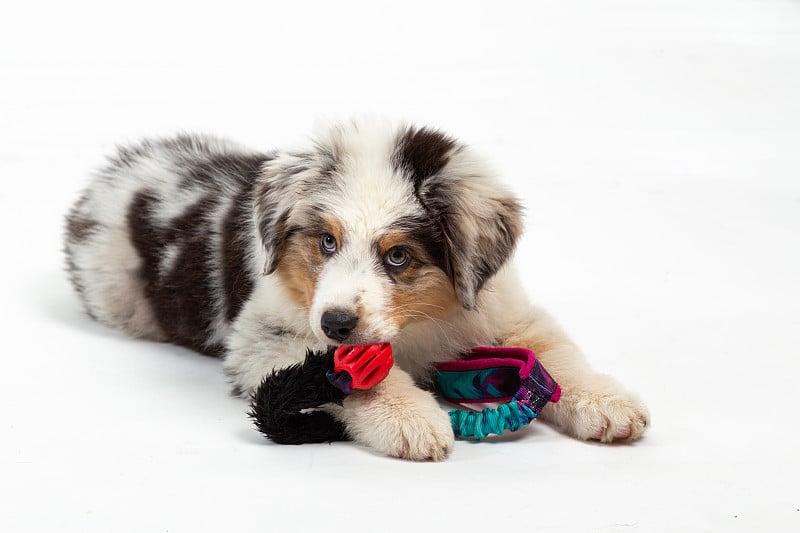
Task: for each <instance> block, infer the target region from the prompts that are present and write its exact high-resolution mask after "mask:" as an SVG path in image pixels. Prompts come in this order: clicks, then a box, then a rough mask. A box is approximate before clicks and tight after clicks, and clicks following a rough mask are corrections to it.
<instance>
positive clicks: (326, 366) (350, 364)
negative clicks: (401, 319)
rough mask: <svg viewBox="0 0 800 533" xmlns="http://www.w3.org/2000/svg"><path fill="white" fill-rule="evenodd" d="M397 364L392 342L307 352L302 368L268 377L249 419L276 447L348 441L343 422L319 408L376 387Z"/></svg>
mask: <svg viewBox="0 0 800 533" xmlns="http://www.w3.org/2000/svg"><path fill="white" fill-rule="evenodd" d="M393 364H394V358H393V357H392V347H391V345H389V344H388V343H383V344H368V345H363V346H339V347H338V348H335V347H333V346H331V347H330V348H328V350H326V351H319V352H312V351H311V350H308V351H307V352H306V357H305V361H303V362H302V363H297V364H294V365H291V366H289V367H286V368H283V369H280V370H274V371H273V372H272V373H271V374H269V375H267V376H266V377H265V378H264V380H263V381H262V382H261V385H260V386H259V387H258V389H257V390H256V392H255V394H254V395H253V397H252V398H251V400H250V418H252V419H253V422H254V423H255V425H256V427H257V428H258V430H259V431H260V432H261V433H263V434H264V435H266V436H267V437H268V438H269V439H271V440H272V441H274V442H277V443H278V444H303V443H306V442H332V441H337V440H348V436H347V433H346V432H345V428H344V426H343V425H342V423H341V422H339V421H338V420H336V419H335V418H334V417H333V416H331V415H330V414H329V413H326V412H324V411H320V410H317V409H316V408H318V407H320V406H321V405H323V404H326V403H336V404H339V405H341V403H342V401H343V400H344V398H345V396H346V395H348V394H352V393H353V390H354V389H362V390H365V389H369V388H372V387H374V386H375V385H377V384H378V383H380V382H381V381H383V380H384V378H386V376H387V375H388V374H389V370H390V369H391V368H392V365H393Z"/></svg>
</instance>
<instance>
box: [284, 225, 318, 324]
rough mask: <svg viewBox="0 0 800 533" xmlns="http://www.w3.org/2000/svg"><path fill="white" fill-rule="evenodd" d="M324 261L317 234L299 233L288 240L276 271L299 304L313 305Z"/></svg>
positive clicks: (307, 306) (290, 294) (301, 305)
mask: <svg viewBox="0 0 800 533" xmlns="http://www.w3.org/2000/svg"><path fill="white" fill-rule="evenodd" d="M324 263H325V258H324V257H323V256H322V253H321V252H320V250H319V237H318V236H317V235H312V234H300V233H297V234H294V235H292V236H290V237H289V238H288V239H287V240H286V243H285V244H284V248H283V255H282V257H281V260H280V262H279V263H278V267H277V269H276V270H275V273H276V274H277V275H278V276H279V277H280V279H281V282H282V283H283V286H284V287H285V288H286V289H287V291H288V292H289V296H290V297H291V299H292V300H293V301H294V303H295V304H297V305H298V306H300V307H304V308H306V309H309V308H310V307H311V302H312V301H313V300H314V291H315V290H316V288H317V279H318V278H319V274H320V272H322V267H323V265H324Z"/></svg>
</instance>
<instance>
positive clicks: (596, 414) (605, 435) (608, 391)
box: [543, 375, 650, 442]
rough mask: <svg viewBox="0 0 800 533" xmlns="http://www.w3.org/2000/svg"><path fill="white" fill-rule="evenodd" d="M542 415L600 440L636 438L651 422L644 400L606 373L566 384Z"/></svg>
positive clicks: (579, 435)
mask: <svg viewBox="0 0 800 533" xmlns="http://www.w3.org/2000/svg"><path fill="white" fill-rule="evenodd" d="M548 410H549V412H548ZM543 415H545V419H549V420H550V421H552V422H553V423H555V424H556V425H557V426H559V427H560V428H561V429H562V430H563V431H565V432H566V433H568V434H570V435H572V436H573V437H576V438H579V439H584V440H599V441H601V442H614V441H633V440H636V439H638V438H639V437H641V436H642V435H643V434H644V432H645V430H646V429H647V427H648V426H649V425H650V414H649V412H648V411H647V407H645V406H644V404H643V403H642V402H641V400H639V399H638V398H637V397H636V396H634V395H632V394H630V393H628V392H626V391H625V390H624V389H622V388H621V387H620V386H619V385H618V384H617V383H616V382H615V381H614V380H613V379H611V378H609V377H608V376H603V375H597V376H594V377H593V378H591V379H587V380H585V381H583V382H580V383H575V384H573V385H572V386H571V387H564V390H563V395H562V397H561V400H560V401H559V402H558V403H557V404H551V405H549V406H548V408H546V409H545V413H543Z"/></svg>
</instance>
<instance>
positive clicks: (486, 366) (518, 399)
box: [436, 346, 561, 440]
mask: <svg viewBox="0 0 800 533" xmlns="http://www.w3.org/2000/svg"><path fill="white" fill-rule="evenodd" d="M436 381H437V384H438V386H439V390H440V392H441V394H442V396H443V397H444V398H445V399H446V400H448V401H450V402H452V403H456V404H474V403H500V405H499V406H498V407H497V408H494V409H490V408H488V407H487V408H484V409H483V410H482V411H474V410H465V409H453V410H451V411H450V412H449V413H448V414H449V415H450V422H451V423H452V425H453V431H454V432H455V435H456V437H472V438H474V439H475V440H481V439H482V438H484V437H486V436H487V435H489V434H491V433H496V434H498V435H501V434H502V433H503V432H505V431H506V430H508V431H517V430H518V429H519V428H521V427H523V426H526V425H528V424H530V423H531V422H532V421H533V420H534V419H535V418H536V417H537V416H539V413H540V412H541V411H542V408H543V407H544V406H545V405H546V404H547V402H554V403H555V402H557V401H558V400H559V399H560V398H561V387H560V386H559V385H558V383H556V382H555V381H554V380H553V378H552V377H551V376H550V374H548V373H547V370H545V369H544V367H543V366H542V365H541V364H540V363H539V361H537V360H536V356H535V355H534V353H533V352H532V351H530V350H528V349H525V348H490V347H488V346H480V347H478V348H474V349H473V350H472V351H471V352H470V353H468V354H466V355H464V356H463V357H462V359H460V360H457V361H449V362H446V363H440V364H438V365H436Z"/></svg>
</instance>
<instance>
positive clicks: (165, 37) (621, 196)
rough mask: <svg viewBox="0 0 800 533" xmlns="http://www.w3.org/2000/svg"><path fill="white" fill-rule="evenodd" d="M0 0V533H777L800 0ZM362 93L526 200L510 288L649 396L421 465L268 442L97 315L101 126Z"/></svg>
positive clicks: (262, 110)
mask: <svg viewBox="0 0 800 533" xmlns="http://www.w3.org/2000/svg"><path fill="white" fill-rule="evenodd" d="M289 4H290V3H289V2H280V3H278V2H274V3H273V2H254V3H240V2H226V3H224V5H223V4H222V3H217V4H214V5H203V4H201V3H197V2H195V3H188V4H185V5H180V6H178V5H177V4H169V3H157V4H153V5H150V3H149V2H135V3H128V4H127V5H125V6H121V5H114V4H113V3H110V2H102V3H99V2H98V3H95V4H89V3H82V2H77V3H76V2H58V3H40V2H30V3H25V4H24V5H23V4H22V3H16V5H13V6H12V5H9V6H5V7H3V9H2V11H3V15H2V16H0V124H2V128H0V179H2V188H0V217H2V218H0V238H1V239H2V240H1V241H0V242H2V246H3V248H2V249H3V252H2V255H3V258H2V261H0V287H2V299H0V324H2V328H3V329H2V331H3V356H2V366H0V406H1V407H0V412H2V418H1V419H0V530H2V531H7V532H18V531H19V532H21V531H81V532H90V531H114V532H122V531H136V532H144V531H169V532H181V531H191V532H197V531H275V532H284V531H316V530H325V531H331V532H333V531H359V530H365V531H447V530H452V529H454V528H458V529H459V530H469V531H473V530H474V531H478V530H483V531H510V530H512V528H514V529H519V530H529V531H559V532H561V531H601V532H616V531H634V530H638V531H646V532H658V531H665V532H671V531H726V532H727V531H798V530H800V489H799V488H798V475H800V460H799V459H798V458H799V457H800V453H798V452H797V437H798V435H799V434H800V432H799V431H798V425H799V424H800V408H798V402H797V398H798V393H797V389H798V385H797V380H798V374H799V373H800V362H799V361H800V357H798V352H799V347H800V274H799V273H800V240H799V239H798V236H799V235H800V149H798V148H800V98H798V95H800V3H798V2H796V1H789V0H785V1H780V0H761V1H757V0H752V1H746V0H713V1H711V0H709V1H698V0H684V1H677V0H676V1H671V2H670V1H666V0H651V1H649V2H639V1H633V0H631V1H623V0H612V1H608V2H596V1H588V0H581V1H577V0H575V1H564V2H547V3H545V2H524V3H523V2H520V3H516V4H514V3H509V4H501V3H499V2H457V3H448V2H436V3H434V2H427V3H420V4H416V3H414V2H403V3H400V2H392V3H388V2H370V3H364V4H358V3H353V2H342V1H339V2H327V3H320V4H305V3H291V5H289ZM353 113H359V114H361V113H382V114H388V115H389V116H392V117H398V118H407V119H411V120H414V121H419V122H424V123H428V124H432V125H434V126H438V127H442V128H444V129H445V130H447V131H449V132H451V133H453V134H455V135H456V136H459V137H460V138H462V139H464V140H466V141H468V142H470V143H472V144H474V145H476V146H477V147H478V149H479V150H480V151H481V152H482V153H484V154H485V155H486V156H487V157H488V158H489V159H490V160H491V161H492V162H493V164H494V166H495V167H496V168H497V169H498V171H499V172H500V173H501V174H502V176H503V177H504V179H505V180H507V181H508V182H509V183H510V184H511V185H512V187H514V188H515V189H516V190H517V191H518V192H519V194H520V195H521V196H522V197H523V198H524V201H525V203H526V205H527V219H526V226H527V233H526V236H525V238H524V239H523V241H522V242H521V245H520V248H519V251H518V254H517V255H518V257H517V261H518V262H519V263H520V264H521V265H522V268H523V270H524V272H525V284H526V289H527V290H528V291H529V293H530V294H531V296H532V297H533V298H534V299H535V300H536V301H537V302H538V303H540V304H541V305H543V306H545V307H548V308H549V309H550V310H551V311H552V312H553V313H554V314H555V315H556V316H557V317H558V318H559V319H560V321H561V322H562V323H563V324H564V325H565V326H566V328H567V329H568V331H570V332H571V333H572V335H573V336H574V337H575V338H576V339H577V340H578V341H579V342H580V344H581V345H582V346H583V347H584V349H585V350H586V352H587V353H588V354H589V356H590V359H591V360H592V361H593V363H594V365H595V366H596V367H597V368H599V369H601V370H604V371H607V372H610V373H613V374H615V375H616V376H618V377H619V378H620V379H621V380H623V381H624V382H625V383H627V384H628V386H629V387H630V388H631V389H633V390H634V391H636V392H638V393H639V394H640V395H641V396H642V397H643V398H644V399H645V400H646V401H647V403H648V404H649V407H650V409H651V412H652V421H653V425H652V430H651V431H650V432H649V433H648V434H647V436H646V437H645V438H644V439H643V440H642V441H640V442H638V443H636V444H634V445H622V446H616V445H615V446H603V445H598V444H589V443H583V442H576V441H573V440H571V439H568V438H566V437H564V436H562V435H560V434H558V433H557V432H556V431H554V430H553V429H551V428H549V427H547V426H545V425H543V424H535V425H534V426H533V427H531V428H530V429H528V430H525V431H521V432H519V433H517V434H515V435H513V436H511V437H510V438H505V439H499V440H497V441H495V442H486V443H481V444H473V443H469V442H459V443H457V445H456V448H455V450H454V452H453V454H452V456H451V457H450V458H449V459H448V460H447V461H446V462H444V463H439V464H430V463H407V462H402V461H399V460H392V459H387V458H384V457H379V456H376V455H373V454H371V453H369V452H367V451H365V450H363V449H360V448H357V447H355V446H353V445H352V444H349V443H337V444H333V445H307V446H301V447H282V446H277V445H273V444H271V443H268V442H266V441H265V440H264V439H262V438H261V437H260V436H259V434H258V433H256V432H255V430H254V429H253V428H252V426H251V424H250V422H249V420H248V419H247V417H246V416H245V411H246V405H245V404H244V403H243V402H241V401H239V400H235V399H232V398H230V397H229V396H228V388H227V386H226V383H225V379H224V377H223V375H222V372H221V368H220V363H219V361H217V360H214V359H210V358H205V357H201V356H199V355H196V354H193V353H191V352H189V351H186V350H183V349H179V348H175V347H170V346H166V345H157V344H151V343H145V342H141V341H133V340H130V339H127V338H124V337H123V336H122V335H120V334H118V333H116V332H114V331H111V330H109V329H107V328H105V327H103V326H101V325H99V324H96V323H94V322H92V321H91V320H90V319H89V318H88V317H87V316H86V315H85V314H84V313H83V312H82V311H81V308H80V305H79V302H78V300H77V297H76V296H75V295H74V294H73V293H72V291H71V289H70V287H69V285H68V283H67V282H66V279H65V276H64V274H63V272H62V263H63V259H62V256H61V253H60V247H61V243H60V241H61V228H62V217H63V214H64V212H65V211H66V209H67V208H68V206H69V204H70V202H72V201H73V200H74V199H75V198H76V196H77V193H78V191H79V190H80V188H81V187H82V186H83V185H84V184H85V183H86V179H87V176H88V173H89V171H90V170H91V169H93V168H94V167H96V166H97V165H98V164H99V163H100V162H101V161H102V156H103V154H104V153H106V152H108V151H109V150H111V149H112V148H113V146H114V144H116V143H120V142H125V141H129V140H133V139H136V138H138V137H140V136H143V135H162V134H169V133H173V132H175V131H207V132H213V133H216V134H220V135H228V136H231V137H234V138H236V139H238V140H240V141H242V142H244V143H247V144H250V145H252V146H253V147H259V148H270V147H273V146H279V145H284V144H287V143H293V142H295V141H296V140H298V139H301V138H302V137H303V136H304V135H306V134H307V133H308V132H309V131H310V129H311V127H312V125H313V123H314V121H315V120H316V119H317V117H319V116H328V117H330V116H332V117H334V118H335V117H346V116H349V115H350V114H353Z"/></svg>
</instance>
